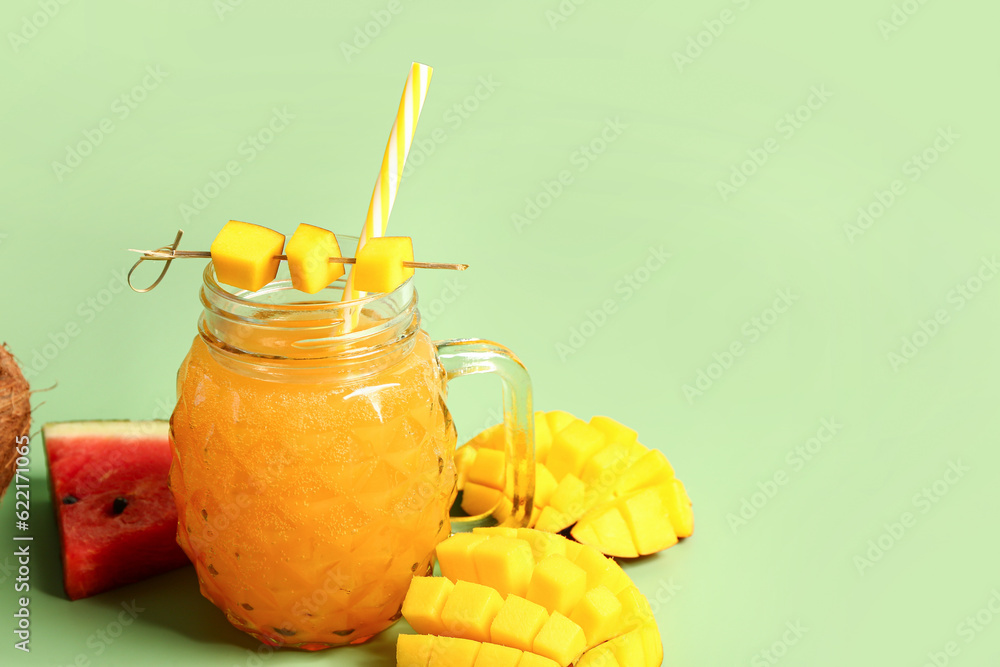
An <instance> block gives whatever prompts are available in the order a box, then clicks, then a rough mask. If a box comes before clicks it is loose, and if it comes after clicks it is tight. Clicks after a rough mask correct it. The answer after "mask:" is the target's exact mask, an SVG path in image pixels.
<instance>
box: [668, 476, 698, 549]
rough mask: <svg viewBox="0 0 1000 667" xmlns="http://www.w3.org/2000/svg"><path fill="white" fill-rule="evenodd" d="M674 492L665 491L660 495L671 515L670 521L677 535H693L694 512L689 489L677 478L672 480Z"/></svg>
mask: <svg viewBox="0 0 1000 667" xmlns="http://www.w3.org/2000/svg"><path fill="white" fill-rule="evenodd" d="M671 486H672V487H673V493H668V492H664V493H662V494H661V496H660V500H661V501H662V502H663V506H664V507H665V508H666V510H667V514H668V515H669V516H670V523H671V524H672V525H673V527H674V532H676V533H677V537H691V535H692V534H693V533H694V513H693V512H692V511H691V498H690V497H688V494H687V489H685V488H684V484H683V483H682V482H681V481H680V480H679V479H677V478H674V479H673V480H672V481H671Z"/></svg>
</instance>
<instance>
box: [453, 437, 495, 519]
mask: <svg viewBox="0 0 1000 667" xmlns="http://www.w3.org/2000/svg"><path fill="white" fill-rule="evenodd" d="M488 451H489V450H488V449H484V450H482V451H480V452H479V454H478V455H477V456H476V460H477V461H478V460H479V457H480V456H482V455H483V454H485V453H486V452H488ZM502 496H503V492H502V491H500V489H494V488H493V487H491V486H483V485H482V484H476V483H475V482H471V481H468V480H466V482H465V486H464V487H463V488H462V509H463V510H464V511H465V513H466V514H468V515H469V516H477V515H479V514H486V513H488V512H492V511H493V508H494V507H496V506H497V503H499V502H500V498H501V497H502Z"/></svg>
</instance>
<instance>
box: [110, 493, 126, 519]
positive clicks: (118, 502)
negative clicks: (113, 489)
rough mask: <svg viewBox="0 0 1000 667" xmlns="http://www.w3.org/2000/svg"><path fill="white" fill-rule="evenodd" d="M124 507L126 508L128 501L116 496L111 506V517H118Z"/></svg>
mask: <svg viewBox="0 0 1000 667" xmlns="http://www.w3.org/2000/svg"><path fill="white" fill-rule="evenodd" d="M126 507H128V500H126V499H125V498H122V497H121V496H118V497H117V498H115V502H113V503H112V504H111V514H112V515H113V516H118V515H119V514H121V513H122V512H124V511H125V508H126Z"/></svg>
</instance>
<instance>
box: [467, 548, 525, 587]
mask: <svg viewBox="0 0 1000 667" xmlns="http://www.w3.org/2000/svg"><path fill="white" fill-rule="evenodd" d="M472 558H473V560H474V561H475V564H476V581H478V582H480V583H482V584H485V585H487V586H490V587H492V588H493V589H495V590H496V591H497V593H499V594H500V597H502V598H506V597H507V596H508V595H510V594H511V593H513V594H514V595H520V596H521V597H524V593H525V592H526V591H527V590H528V583H529V582H530V581H531V574H532V572H533V571H534V569H535V557H534V555H533V554H532V553H531V546H530V545H529V544H528V543H527V542H524V541H523V540H518V539H511V538H509V537H499V536H498V537H491V538H489V539H488V540H485V541H483V542H480V543H479V544H477V545H476V546H475V547H474V548H473V551H472Z"/></svg>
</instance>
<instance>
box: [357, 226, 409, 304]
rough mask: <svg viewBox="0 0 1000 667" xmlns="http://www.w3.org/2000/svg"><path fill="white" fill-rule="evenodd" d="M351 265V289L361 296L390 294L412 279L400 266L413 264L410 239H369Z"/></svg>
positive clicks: (407, 237)
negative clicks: (352, 269)
mask: <svg viewBox="0 0 1000 667" xmlns="http://www.w3.org/2000/svg"><path fill="white" fill-rule="evenodd" d="M356 260H357V263H356V264H355V265H354V289H356V290H358V291H361V292H391V291H393V290H394V289H396V288H397V287H399V286H400V285H402V284H403V283H404V282H406V281H407V280H408V279H409V278H410V276H412V275H413V269H412V268H408V267H405V266H403V262H412V261H413V241H412V240H411V239H410V237H409V236H380V237H375V238H371V239H368V240H367V241H366V242H365V244H364V245H363V246H362V247H361V249H360V250H358V253H357V257H356Z"/></svg>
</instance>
